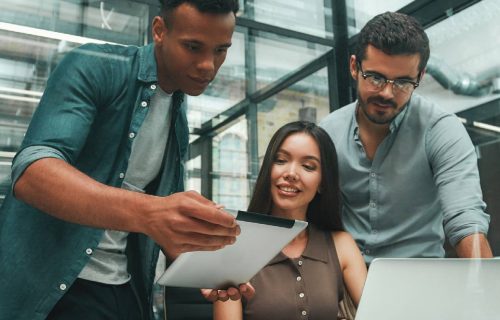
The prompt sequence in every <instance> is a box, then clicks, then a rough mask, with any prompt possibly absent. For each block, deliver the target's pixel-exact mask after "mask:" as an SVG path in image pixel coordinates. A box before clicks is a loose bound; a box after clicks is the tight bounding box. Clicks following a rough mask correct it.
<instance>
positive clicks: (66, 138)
mask: <svg viewBox="0 0 500 320" xmlns="http://www.w3.org/2000/svg"><path fill="white" fill-rule="evenodd" d="M157 82H158V79H157V71H156V60H155V56H154V50H153V46H152V45H148V46H145V47H132V46H113V45H94V44H88V45H84V46H81V47H80V48H77V49H75V50H73V51H71V52H70V53H68V54H67V55H66V56H65V58H64V59H63V60H62V61H61V62H60V63H59V65H58V66H57V68H56V69H55V70H54V72H53V74H52V75H51V77H50V79H49V81H48V83H47V88H46V90H45V92H44V95H43V97H42V99H41V101H40V104H39V106H38V108H37V110H36V112H35V114H34V115H33V119H32V121H31V123H30V126H29V129H28V131H27V133H26V136H25V139H24V141H23V144H22V146H21V150H23V149H24V148H27V147H30V146H47V147H51V148H54V149H56V150H58V151H59V152H60V153H61V154H62V155H63V157H64V158H65V160H66V161H67V162H68V163H70V164H71V165H73V166H74V167H76V168H77V169H79V170H80V171H82V172H83V173H85V174H87V175H88V176H90V177H92V178H93V179H95V180H97V181H99V182H101V183H104V184H106V185H109V186H114V187H120V186H121V184H122V181H123V177H124V173H125V172H126V170H127V165H128V160H129V156H130V152H131V147H132V138H130V137H129V134H130V133H137V132H138V131H139V128H140V126H141V124H142V122H143V121H144V118H145V117H146V114H147V112H148V105H149V101H150V99H151V97H152V96H153V94H154V91H155V89H156V86H157ZM173 99H174V101H173V114H172V125H171V134H170V138H169V142H168V144H167V149H166V152H165V156H164V160H163V169H162V172H161V174H160V176H159V177H158V179H156V181H155V183H154V185H153V186H151V188H149V189H148V190H149V192H150V193H154V194H157V195H161V196H165V195H169V194H172V193H174V192H178V191H182V190H183V185H184V183H183V176H184V166H183V163H182V160H183V159H184V157H185V155H186V151H187V147H188V143H189V137H188V134H189V130H188V126H187V119H186V107H185V104H184V103H183V100H184V95H183V93H181V92H176V93H175V94H174V97H173ZM15 161H16V159H14V162H15ZM103 231H104V230H101V229H95V228H90V227H85V226H82V225H77V224H73V223H68V222H65V221H62V220H59V219H56V218H54V217H52V216H50V215H48V214H46V213H44V212H41V211H40V210H37V209H35V208H33V207H31V206H29V205H27V204H25V203H23V202H21V201H18V200H17V199H16V198H15V197H14V196H13V194H12V192H10V194H9V195H8V196H7V197H6V199H5V201H4V203H3V206H2V208H0V279H1V285H0V319H29V320H34V319H45V318H46V316H47V314H48V313H49V312H50V310H51V309H52V308H53V306H54V305H55V304H56V302H57V301H58V300H59V299H60V298H61V297H62V295H63V294H64V293H65V292H66V291H67V290H68V288H69V287H70V286H71V284H72V283H73V281H74V280H75V279H76V277H77V276H78V274H79V273H80V271H81V270H82V268H83V267H84V266H85V264H86V263H87V261H88V259H89V256H88V254H89V253H90V252H91V251H90V250H87V249H89V248H90V249H94V248H96V247H97V245H98V243H99V240H100V239H101V237H102V234H103ZM158 253H159V247H158V246H157V245H156V244H155V243H154V242H153V241H152V240H151V239H150V238H148V237H146V236H145V235H143V234H135V233H132V234H130V235H129V239H128V246H127V255H128V257H129V259H128V260H129V272H130V273H131V274H132V282H133V285H134V287H135V289H136V291H137V293H138V295H139V297H140V300H141V302H142V305H143V306H148V307H149V308H148V309H149V310H143V314H144V318H145V319H149V318H151V317H152V309H151V305H152V284H153V279H154V270H155V266H156V260H157V258H158Z"/></svg>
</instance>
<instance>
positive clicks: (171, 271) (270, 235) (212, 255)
mask: <svg viewBox="0 0 500 320" xmlns="http://www.w3.org/2000/svg"><path fill="white" fill-rule="evenodd" d="M236 220H237V221H238V224H239V226H240V228H241V234H240V235H239V236H238V237H237V238H236V242H235V243H234V244H232V245H229V246H226V247H224V248H223V249H220V250H217V251H195V252H187V253H183V254H181V255H180V256H179V257H177V259H176V260H175V261H174V262H173V263H172V264H171V265H170V266H169V268H168V269H167V270H166V271H165V272H164V273H163V274H162V275H161V276H160V278H159V279H158V281H157V283H158V284H160V285H164V286H172V287H189V288H208V289H226V288H228V287H230V286H238V285H239V284H241V283H246V282H248V281H249V280H250V279H251V278H252V277H253V276H254V275H255V274H257V272H259V271H260V269H262V268H263V267H264V266H265V265H266V264H267V263H268V262H269V261H271V259H272V258H274V257H275V256H276V255H277V254H278V253H279V252H280V251H281V250H282V249H283V248H284V247H285V246H286V245H287V244H288V243H289V242H290V241H291V240H292V239H293V238H295V237H296V236H297V235H298V234H299V233H300V232H301V231H302V230H304V229H305V228H306V227H307V222H305V221H299V220H289V219H283V218H278V217H273V216H270V215H265V214H258V213H251V212H245V211H238V213H237V216H236Z"/></svg>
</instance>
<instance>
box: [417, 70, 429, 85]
mask: <svg viewBox="0 0 500 320" xmlns="http://www.w3.org/2000/svg"><path fill="white" fill-rule="evenodd" d="M426 71H427V68H424V70H422V72H420V76H419V78H418V82H422V78H423V77H424V74H425V72H426Z"/></svg>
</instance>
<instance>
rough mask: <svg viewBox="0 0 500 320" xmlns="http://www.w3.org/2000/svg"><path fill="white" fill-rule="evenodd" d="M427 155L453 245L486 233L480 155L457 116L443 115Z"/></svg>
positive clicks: (432, 133)
mask: <svg viewBox="0 0 500 320" xmlns="http://www.w3.org/2000/svg"><path fill="white" fill-rule="evenodd" d="M426 138H427V139H426V140H427V144H426V146H427V154H428V157H429V162H430V164H431V166H432V170H433V174H434V180H435V183H436V185H437V187H438V192H439V199H440V202H441V207H442V210H443V217H444V219H443V227H444V231H445V234H446V236H447V238H448V240H449V241H450V243H451V245H453V246H456V245H457V243H458V242H459V241H460V240H462V239H463V238H465V237H467V236H469V235H471V234H474V233H484V234H487V232H488V227H489V222H490V216H489V215H488V214H487V213H486V212H485V209H486V204H485V203H484V201H483V199H482V191H481V186H480V182H479V172H478V167H477V156H476V152H475V149H474V145H473V144H472V141H471V140H470V138H469V135H468V134H467V131H466V130H465V128H464V126H463V125H462V123H460V121H459V120H458V119H457V118H456V117H455V116H451V115H448V116H444V117H442V118H440V119H439V120H438V121H436V123H435V124H434V125H433V126H431V127H430V129H429V131H428V132H427V137H426Z"/></svg>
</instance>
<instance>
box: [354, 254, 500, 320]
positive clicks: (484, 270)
mask: <svg viewBox="0 0 500 320" xmlns="http://www.w3.org/2000/svg"><path fill="white" fill-rule="evenodd" d="M472 319H474V320H499V319H500V259H416V258H411V259H375V260H373V262H372V264H371V265H370V269H369V272H368V278H367V279H366V283H365V287H364V290H363V294H362V296H361V301H360V304H359V307H358V311H357V314H356V320H472Z"/></svg>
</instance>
